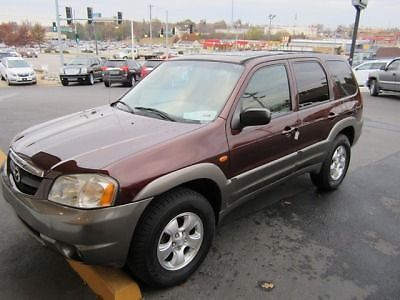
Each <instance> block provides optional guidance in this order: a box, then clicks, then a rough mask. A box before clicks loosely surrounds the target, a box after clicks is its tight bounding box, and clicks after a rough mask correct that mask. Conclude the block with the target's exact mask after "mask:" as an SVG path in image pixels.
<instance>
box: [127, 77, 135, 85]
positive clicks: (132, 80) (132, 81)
mask: <svg viewBox="0 0 400 300" xmlns="http://www.w3.org/2000/svg"><path fill="white" fill-rule="evenodd" d="M135 84H136V77H135V75H132V76H131V79H130V81H129V83H128V86H135Z"/></svg>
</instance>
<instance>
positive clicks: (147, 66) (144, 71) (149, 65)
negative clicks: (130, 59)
mask: <svg viewBox="0 0 400 300" xmlns="http://www.w3.org/2000/svg"><path fill="white" fill-rule="evenodd" d="M163 61H164V60H163V59H148V60H146V61H145V62H144V64H143V65H142V68H141V70H140V76H141V77H142V78H145V77H146V76H147V75H149V73H150V72H151V71H153V70H154V69H155V68H157V67H158V66H159V65H160V64H162V62H163Z"/></svg>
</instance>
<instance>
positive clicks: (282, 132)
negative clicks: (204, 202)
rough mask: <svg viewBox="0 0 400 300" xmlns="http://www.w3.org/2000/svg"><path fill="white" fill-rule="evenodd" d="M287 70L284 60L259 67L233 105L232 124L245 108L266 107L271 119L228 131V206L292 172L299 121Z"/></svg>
mask: <svg viewBox="0 0 400 300" xmlns="http://www.w3.org/2000/svg"><path fill="white" fill-rule="evenodd" d="M288 70H289V66H288V64H287V62H286V61H280V62H274V63H273V64H266V65H263V66H261V67H259V68H258V69H256V70H255V71H254V72H253V74H252V76H251V78H250V79H249V80H248V83H247V86H246V88H244V90H243V91H242V93H241V97H240V99H239V101H238V102H237V106H236V110H235V113H234V116H233V118H232V124H234V123H236V122H239V121H238V118H240V117H239V115H240V113H241V112H242V111H244V110H245V109H247V108H268V109H269V110H270V111H271V112H272V119H271V122H270V123H269V124H267V125H260V126H251V127H244V128H241V129H240V130H237V129H232V128H229V129H228V134H227V135H228V144H229V148H230V167H231V176H232V178H231V180H232V183H233V189H234V193H233V195H232V197H231V199H230V203H233V202H234V201H237V200H239V199H243V198H244V197H245V196H248V195H251V194H252V193H253V192H256V191H258V190H261V189H263V188H264V187H266V185H268V184H269V183H272V182H274V181H276V180H278V179H279V178H282V177H285V176H287V175H289V174H290V173H291V172H292V171H294V170H295V165H296V161H297V148H296V147H297V146H296V144H297V143H296V142H297V141H296V128H298V126H299V118H298V114H297V112H296V111H295V107H296V106H295V104H294V102H293V101H294V100H293V99H295V98H294V97H293V95H292V94H291V89H290V81H291V80H290V77H289V76H288V74H289V72H288ZM233 127H235V126H233Z"/></svg>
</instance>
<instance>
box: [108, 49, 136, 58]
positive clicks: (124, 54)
mask: <svg viewBox="0 0 400 300" xmlns="http://www.w3.org/2000/svg"><path fill="white" fill-rule="evenodd" d="M131 52H132V49H131V48H126V49H123V50H121V51H119V52H118V53H115V54H114V55H113V58H115V59H132V54H131ZM133 54H134V56H135V57H134V58H133V59H136V58H139V53H138V49H136V48H133Z"/></svg>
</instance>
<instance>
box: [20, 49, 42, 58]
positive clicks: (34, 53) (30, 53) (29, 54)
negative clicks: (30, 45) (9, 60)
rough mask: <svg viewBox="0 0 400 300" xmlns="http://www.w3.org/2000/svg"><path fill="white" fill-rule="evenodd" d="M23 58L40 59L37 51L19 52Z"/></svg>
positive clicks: (25, 50) (24, 50)
mask: <svg viewBox="0 0 400 300" xmlns="http://www.w3.org/2000/svg"><path fill="white" fill-rule="evenodd" d="M19 54H20V55H21V56H22V57H27V58H33V57H38V52H37V51H36V50H35V49H22V50H20V51H19Z"/></svg>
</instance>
